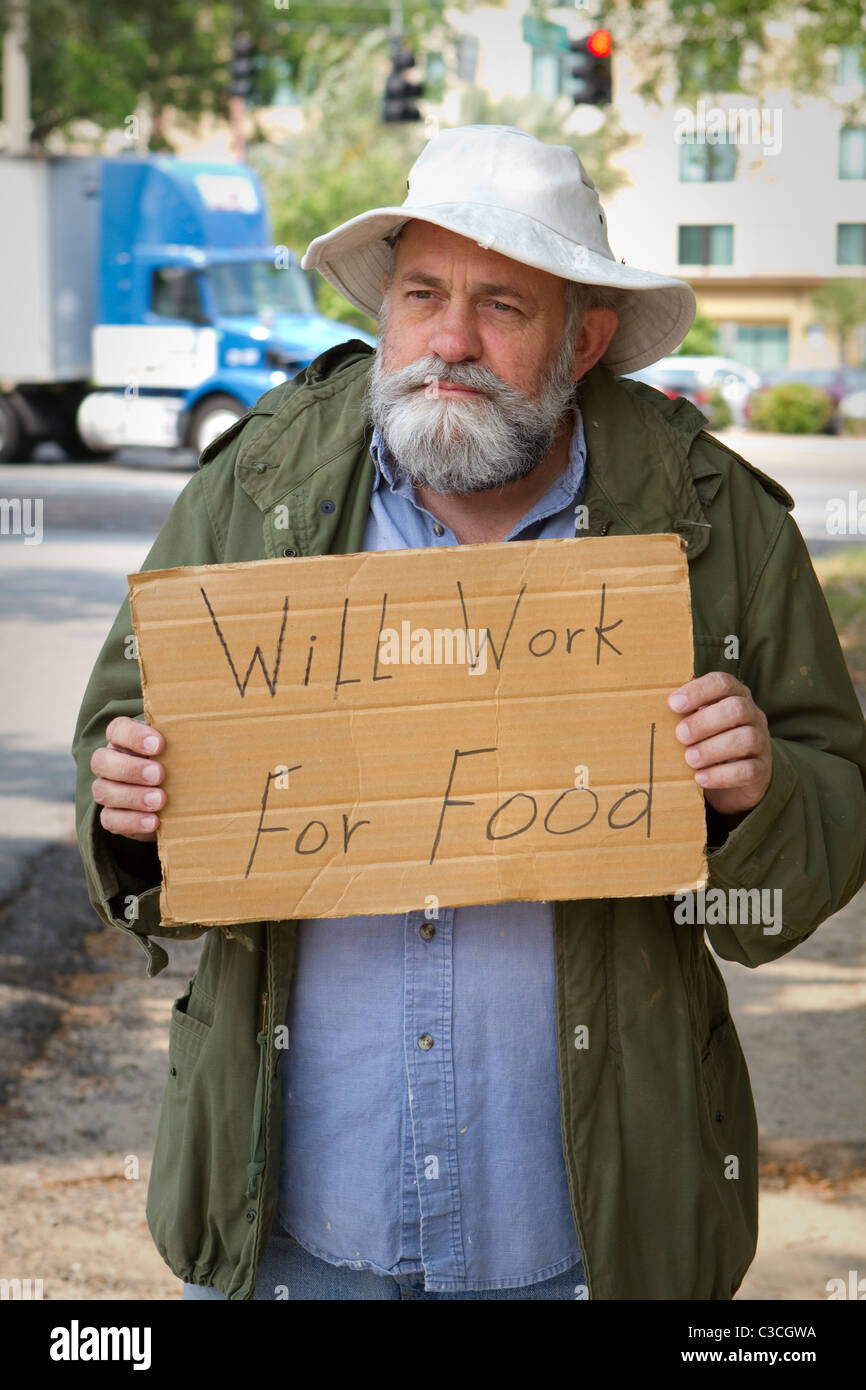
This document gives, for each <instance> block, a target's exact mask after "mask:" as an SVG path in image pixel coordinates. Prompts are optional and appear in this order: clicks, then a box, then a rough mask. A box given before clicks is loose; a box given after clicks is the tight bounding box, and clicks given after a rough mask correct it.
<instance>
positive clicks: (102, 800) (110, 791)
mask: <svg viewBox="0 0 866 1390" xmlns="http://www.w3.org/2000/svg"><path fill="white" fill-rule="evenodd" d="M91 792H92V795H93V800H94V801H96V802H98V803H99V805H100V806H109V807H114V808H117V809H122V810H130V811H139V812H141V813H142V814H145V813H147V812H150V811H159V810H160V809H161V808H162V807H163V806H164V805H165V800H166V796H165V792H164V791H163V790H162V789H161V788H160V787H154V788H152V789H150V790H149V789H148V788H147V787H141V786H131V785H130V783H128V782H109V781H108V780H107V779H106V778H104V777H97V779H96V781H95V782H94V783H93V786H92V787H91ZM151 828H152V827H151Z"/></svg>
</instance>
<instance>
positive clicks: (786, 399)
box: [749, 381, 834, 434]
mask: <svg viewBox="0 0 866 1390" xmlns="http://www.w3.org/2000/svg"><path fill="white" fill-rule="evenodd" d="M833 414H834V405H833V401H832V399H831V398H830V396H828V395H827V392H826V391H819V390H818V388H817V386H807V385H806V384H805V382H799V381H792V382H789V383H786V384H784V385H782V386H771V387H769V388H768V389H767V390H766V391H760V392H757V393H756V394H755V395H754V396H753V397H752V400H751V404H750V409H749V424H750V425H751V426H752V427H753V429H756V430H770V431H772V432H773V433H775V434H820V433H821V432H822V430H825V429H826V428H827V426H828V425H829V423H830V421H831V420H832V418H833Z"/></svg>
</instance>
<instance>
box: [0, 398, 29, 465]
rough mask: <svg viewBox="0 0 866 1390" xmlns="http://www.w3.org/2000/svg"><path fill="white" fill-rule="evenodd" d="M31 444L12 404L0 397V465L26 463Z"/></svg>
mask: <svg viewBox="0 0 866 1390" xmlns="http://www.w3.org/2000/svg"><path fill="white" fill-rule="evenodd" d="M33 442H34V441H33V440H32V439H31V438H30V436H29V434H28V433H27V430H26V429H25V428H24V424H23V422H22V420H21V418H20V416H19V414H18V412H17V410H16V409H15V407H14V405H13V404H12V402H11V401H8V400H6V399H5V398H4V397H3V396H0V463H26V462H27V460H28V459H29V458H30V454H31V452H32V450H33Z"/></svg>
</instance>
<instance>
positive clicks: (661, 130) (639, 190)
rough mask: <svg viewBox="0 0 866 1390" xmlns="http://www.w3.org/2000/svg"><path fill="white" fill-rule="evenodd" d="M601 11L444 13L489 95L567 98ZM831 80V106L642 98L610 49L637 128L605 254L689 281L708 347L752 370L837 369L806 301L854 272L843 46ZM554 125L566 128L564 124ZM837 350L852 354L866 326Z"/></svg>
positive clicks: (859, 193)
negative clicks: (468, 43)
mask: <svg viewBox="0 0 866 1390" xmlns="http://www.w3.org/2000/svg"><path fill="white" fill-rule="evenodd" d="M599 12H600V11H599V7H598V5H597V4H594V2H593V0H584V3H581V4H580V5H577V6H572V7H568V8H566V7H561V8H557V9H551V10H550V11H549V12H548V21H547V22H546V23H545V22H544V21H541V22H540V21H538V20H537V19H536V18H534V16H533V14H532V12H531V7H530V4H529V0H509V4H508V6H507V8H506V9H504V10H503V9H499V8H492V7H487V6H483V5H479V6H477V7H476V8H475V9H474V10H473V11H471V12H470V13H469V14H465V15H463V14H461V13H460V12H458V11H451V12H450V16H449V17H450V19H451V21H452V23H453V24H454V27H455V28H456V29H458V30H461V31H463V32H466V33H469V34H471V35H473V36H474V37H475V38H477V40H478V65H477V78H476V80H477V82H478V83H479V85H481V86H484V87H487V89H488V90H489V91H490V93H491V95H492V96H494V97H501V96H503V95H506V94H510V95H513V96H520V95H524V94H526V93H528V92H530V91H535V92H538V93H540V94H543V95H546V96H549V97H558V96H562V97H565V98H566V99H568V95H569V84H570V81H571V79H570V68H571V57H572V55H571V53H570V51H569V48H568V40H569V37H570V36H572V37H577V36H579V35H581V34H584V33H586V32H587V31H588V30H589V29H590V28H592V27H593V26H594V25H597V24H598V23H600V22H601V21H600V20H599V19H598V18H597V17H596V16H597V15H598V13H599ZM836 76H837V79H838V81H837V85H836V87H835V88H834V89H833V93H832V96H833V100H828V99H824V98H818V97H808V98H807V97H803V98H797V99H796V100H795V99H793V98H792V97H791V95H790V93H788V92H787V91H778V92H771V93H769V94H768V95H766V96H765V97H764V98H763V104H762V105H761V106H760V107H758V106H756V105H753V104H750V103H749V101H748V99H747V98H745V97H744V96H743V94H742V93H740V94H736V95H730V96H725V97H723V98H720V99H718V100H717V99H715V98H707V99H704V100H701V101H698V102H697V103H696V104H695V105H694V106H691V107H685V106H682V105H680V104H679V103H678V102H677V101H676V99H675V98H674V96H673V91H672V89H670V88H669V89H668V90H667V92H665V91H664V90H662V92H661V96H662V103H661V105H660V106H654V105H649V104H647V103H646V102H645V101H644V100H643V99H642V98H641V97H640V96H639V95H638V93H637V87H638V82H639V78H640V74H639V73H638V72H637V71H636V70H635V68H634V67H633V66H632V64H631V62H630V60H629V55H628V53H622V52H620V51H618V49H617V47H616V46H615V48H614V62H613V83H614V98H613V99H614V103H615V106H616V109H617V112H618V114H619V117H620V120H621V123H622V125H623V127H624V128H625V129H626V130H627V131H629V132H630V133H632V134H633V135H634V136H635V137H636V139H635V143H634V144H633V145H632V146H631V147H630V148H629V149H627V150H625V151H624V152H623V153H621V154H620V155H618V156H617V161H616V162H617V165H618V166H619V167H621V168H622V169H624V170H625V171H626V172H627V174H628V176H629V179H630V183H629V185H628V186H626V187H623V188H621V189H620V190H619V191H617V192H616V193H615V194H611V195H610V196H609V197H608V198H606V199H605V209H606V212H607V216H608V228H609V234H610V242H611V247H612V249H613V252H614V255H615V256H616V257H617V258H618V259H619V258H624V259H625V261H626V262H627V263H632V264H635V265H642V266H646V267H647V269H651V270H656V271H660V272H662V273H665V274H671V275H676V276H679V277H680V278H682V279H685V280H688V281H689V283H690V284H691V285H692V286H693V287H694V289H695V292H696V294H697V297H698V301H699V304H700V307H701V309H702V310H703V311H704V313H706V314H707V315H708V317H709V318H710V319H712V321H713V322H714V323H715V324H717V325H718V329H719V351H720V352H722V353H723V354H725V355H726V356H731V357H735V358H737V359H738V360H739V361H741V362H744V363H746V364H748V365H750V366H754V367H756V368H758V369H759V370H771V369H773V368H775V367H781V366H785V365H792V366H798V367H825V366H832V365H833V364H835V363H836V362H837V360H838V347H837V342H836V338H835V336H834V335H833V334H832V333H825V332H824V331H823V330H822V329H821V327H820V326H819V325H818V323H817V322H816V320H815V315H814V309H813V306H812V302H811V300H812V295H813V294H814V292H815V291H816V290H817V289H818V288H819V287H820V286H821V285H823V284H824V283H825V282H826V281H827V280H829V279H831V278H834V277H849V278H850V277H861V276H864V275H866V120H864V122H863V124H858V125H846V124H845V121H844V116H843V112H842V109H841V103H842V102H843V101H845V100H850V98H851V97H856V96H858V95H860V94H862V91H863V88H864V85H866V72H864V68H863V66H862V65H861V61H859V55H858V53H857V51H856V50H851V49H841V50H840V54H839V64H838V70H837V74H836ZM575 110H576V111H577V112H581V111H582V113H583V115H584V117H586V116H587V115H589V116H590V117H592V116H593V115H595V113H594V112H592V111H588V108H586V107H583V108H575ZM564 128H565V129H575V128H577V127H575V125H574V123H573V122H572V120H571V119H570V118H569V119H568V120H567V122H566V124H565V126H564ZM583 128H584V129H586V128H587V127H586V126H584V127H583ZM848 355H849V361H850V362H851V363H852V364H854V365H857V364H859V363H861V362H863V361H864V360H866V326H861V328H860V330H859V333H857V334H853V335H851V338H850V340H849V346H848Z"/></svg>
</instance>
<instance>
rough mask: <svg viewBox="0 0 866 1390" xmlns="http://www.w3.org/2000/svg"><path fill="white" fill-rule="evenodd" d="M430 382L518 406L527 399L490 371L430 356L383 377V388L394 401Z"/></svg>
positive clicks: (381, 380) (470, 363) (381, 379)
mask: <svg viewBox="0 0 866 1390" xmlns="http://www.w3.org/2000/svg"><path fill="white" fill-rule="evenodd" d="M377 375H380V374H378V373H377ZM431 380H435V381H437V382H441V383H442V384H443V385H447V386H468V387H471V388H472V389H473V390H475V391H479V392H482V393H483V394H484V395H488V396H492V397H494V399H496V400H499V401H512V402H515V403H516V402H519V401H525V400H526V399H527V398H526V396H525V395H524V394H523V392H522V391H518V390H516V388H515V387H513V386H508V385H507V384H506V383H505V382H504V381H502V380H501V379H500V378H499V377H498V376H496V374H495V373H494V372H491V371H490V370H489V369H488V368H487V367H480V366H478V365H477V364H475V363H473V362H452V363H451V364H450V365H449V364H448V363H445V362H443V361H442V360H441V358H439V357H434V356H427V357H420V358H418V359H417V360H416V361H415V362H410V363H409V365H408V366H406V367H402V368H401V369H400V370H399V371H396V372H388V373H387V374H382V375H380V385H381V387H382V389H384V391H385V392H386V393H387V395H388V396H389V398H390V399H391V400H394V399H396V398H397V397H398V396H402V395H406V394H408V393H409V392H411V391H414V390H416V389H417V388H418V387H420V386H429V385H430V383H431Z"/></svg>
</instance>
